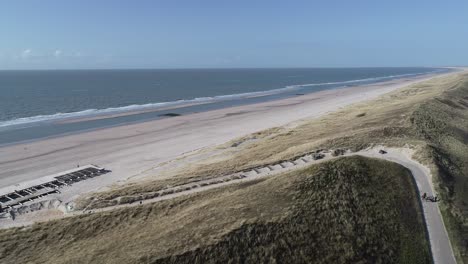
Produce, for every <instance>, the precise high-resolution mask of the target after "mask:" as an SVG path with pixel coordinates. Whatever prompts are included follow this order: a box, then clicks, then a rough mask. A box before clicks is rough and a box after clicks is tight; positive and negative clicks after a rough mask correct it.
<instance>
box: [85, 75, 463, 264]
mask: <svg viewBox="0 0 468 264" xmlns="http://www.w3.org/2000/svg"><path fill="white" fill-rule="evenodd" d="M467 143H468V75H466V74H459V75H456V76H450V77H442V78H437V79H434V80H431V81H426V82H421V83H417V84H414V85H411V86H409V87H406V88H404V89H401V90H398V91H395V92H392V93H389V94H387V95H385V96H382V97H380V98H378V99H376V100H372V101H369V102H364V103H360V104H356V105H353V106H349V107H346V108H344V109H343V110H341V111H338V112H336V113H332V114H328V115H326V116H324V117H323V118H319V119H312V120H306V121H304V122H302V123H301V124H299V125H297V126H295V127H293V128H274V129H270V130H268V131H264V132H261V133H258V134H256V135H253V136H252V135H251V136H248V137H245V138H243V139H237V140H235V141H233V142H229V143H228V144H226V145H224V146H222V147H221V148H219V149H218V153H220V154H217V155H214V156H211V157H210V158H207V159H205V160H203V161H201V162H199V163H196V164H191V165H188V166H187V167H184V168H180V169H175V170H172V171H168V172H167V173H166V175H165V176H167V177H166V179H164V180H149V181H147V182H145V183H144V184H134V185H130V186H127V187H124V188H120V189H116V190H112V191H109V192H105V193H99V194H95V195H93V196H92V197H91V199H85V200H83V201H82V205H83V206H86V205H90V204H92V205H93V204H94V205H95V206H100V205H103V204H106V203H107V202H108V201H110V200H111V199H113V198H115V197H119V196H123V195H126V196H131V195H140V194H142V193H143V194H144V193H145V192H151V191H154V190H159V189H161V188H164V187H165V186H167V185H177V184H181V183H184V182H190V181H196V180H200V179H206V178H209V177H214V176H218V175H223V174H228V173H232V172H234V171H239V170H243V169H247V168H251V167H255V166H258V165H262V164H268V163H273V162H275V161H278V160H283V159H288V158H291V157H294V156H298V155H300V154H303V153H306V152H310V151H313V150H316V149H321V148H327V149H335V148H344V149H352V150H355V151H356V150H360V149H363V148H366V147H369V146H372V145H377V144H384V145H387V146H398V147H403V146H411V147H412V148H414V149H416V150H417V157H416V158H417V159H419V161H420V162H422V163H424V164H426V165H427V166H429V167H430V168H431V171H432V173H433V175H434V182H435V186H436V189H437V190H438V192H440V195H441V196H442V198H443V200H442V202H441V208H442V213H443V215H444V220H445V222H446V226H447V228H448V230H449V235H450V236H451V240H452V244H453V246H454V251H455V255H456V257H457V259H458V261H459V262H462V261H464V262H465V263H468V208H467V207H468V204H467V203H468V202H467V201H468V169H467V168H468V147H467ZM219 150H222V151H221V152H219Z"/></svg>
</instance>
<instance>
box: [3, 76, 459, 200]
mask: <svg viewBox="0 0 468 264" xmlns="http://www.w3.org/2000/svg"><path fill="white" fill-rule="evenodd" d="M456 73H457V72H453V71H452V72H449V73H442V74H431V75H430V76H424V77H419V78H403V79H399V80H391V81H388V82H386V83H377V84H371V85H361V86H353V87H347V88H340V89H331V90H323V91H319V92H316V93H311V94H306V95H302V96H296V97H292V98H286V99H280V100H275V101H268V102H262V103H257V104H249V105H242V106H234V107H228V108H222V109H218V110H212V111H207V112H200V113H194V114H190V115H183V116H178V117H173V118H164V119H159V120H152V121H146V122H137V123H134V124H128V125H119V126H115V127H111V128H102V129H94V130H92V131H88V132H83V133H76V134H72V135H67V136H59V137H54V138H49V139H38V140H34V141H32V142H27V143H19V144H15V145H10V146H3V147H0V154H3V155H0V157H1V158H0V166H1V167H2V171H1V172H0V187H6V186H10V185H15V184H18V183H21V182H24V181H28V180H33V179H36V178H39V177H43V176H46V175H50V174H54V173H58V172H61V171H66V170H68V169H70V168H74V167H76V165H77V164H82V165H85V164H98V165H99V166H102V167H105V168H106V169H110V170H112V171H113V172H112V173H110V174H109V175H108V176H107V175H106V176H105V177H102V178H101V179H99V181H91V182H86V181H83V182H81V183H79V184H77V185H76V187H74V186H72V187H71V188H70V189H69V190H67V192H69V193H67V194H66V197H62V198H64V201H71V200H73V199H75V198H76V197H78V196H80V195H83V194H84V193H88V192H93V191H98V190H103V189H106V188H109V187H110V186H112V185H114V184H121V183H125V182H127V180H129V179H130V178H135V177H137V178H140V177H145V176H148V175H150V174H151V175H154V174H155V173H154V171H152V169H153V168H154V167H155V166H157V165H158V164H160V163H163V162H167V161H170V160H173V159H175V158H177V157H179V156H181V155H183V154H184V153H189V152H193V151H196V150H199V149H204V148H207V147H211V146H215V145H219V144H223V143H225V142H228V141H230V140H232V139H234V138H238V137H242V136H245V135H248V134H251V133H254V132H257V131H261V130H265V129H268V128H272V127H279V126H284V125H287V124H291V123H293V122H296V121H299V120H303V119H308V118H317V117H320V116H322V115H324V114H326V113H329V112H333V111H336V110H338V109H340V108H341V107H344V106H347V105H350V104H354V103H358V102H363V101H366V100H370V99H374V98H376V97H378V96H380V95H382V94H385V93H388V92H391V91H394V90H397V89H399V88H402V87H405V86H408V85H410V84H414V83H417V82H421V81H425V80H429V79H432V78H434V77H441V76H445V75H451V74H456Z"/></svg>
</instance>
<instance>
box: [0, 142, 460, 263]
mask: <svg viewBox="0 0 468 264" xmlns="http://www.w3.org/2000/svg"><path fill="white" fill-rule="evenodd" d="M380 149H381V148H380V147H378V148H372V149H367V150H363V151H359V152H356V153H346V154H344V155H343V156H353V155H360V156H365V157H371V158H378V159H384V160H387V161H391V162H395V163H398V164H400V165H402V166H404V167H406V168H407V169H409V170H410V171H411V173H412V175H413V177H414V180H415V181H416V184H417V187H418V191H419V193H424V192H425V193H427V194H428V195H435V191H434V188H433V186H432V181H431V173H430V170H429V169H428V168H427V167H425V166H423V165H422V164H420V163H418V162H416V161H415V160H413V159H412V158H411V154H412V152H411V150H410V149H397V148H390V149H386V151H387V154H380V153H379V152H378V151H379V150H380ZM323 154H324V155H325V156H324V158H322V159H319V160H314V158H313V157H312V155H311V154H306V155H303V156H300V157H296V158H295V159H293V160H289V161H283V162H279V163H275V164H270V165H266V166H263V167H259V168H255V169H251V170H248V171H243V172H237V173H233V174H230V175H225V176H221V177H217V178H213V179H209V180H202V181H198V182H193V183H189V184H184V185H180V186H176V187H172V188H168V189H165V190H162V191H159V192H157V193H158V196H157V197H155V198H151V199H146V200H142V201H137V202H134V203H130V204H122V205H116V206H110V207H105V208H100V209H92V210H84V211H73V212H71V213H67V214H60V213H56V212H55V211H52V212H51V213H50V214H47V213H44V212H41V211H37V212H34V213H31V214H25V215H20V216H19V217H18V218H17V219H16V220H15V221H12V220H10V219H2V220H0V221H1V222H0V223H1V225H0V226H1V227H2V228H8V227H13V226H27V225H30V224H32V223H33V222H37V221H46V220H50V219H58V218H63V217H70V216H76V215H81V214H87V213H99V212H105V211H110V210H115V209H118V208H125V207H133V206H140V205H143V204H149V203H154V202H158V201H162V200H169V199H173V198H176V197H180V196H183V195H188V194H192V193H196V192H202V191H206V190H209V189H213V188H219V187H222V186H225V185H228V184H232V183H238V182H243V181H252V180H256V179H260V178H264V177H269V176H272V175H277V174H280V173H285V172H288V171H292V170H297V169H301V168H305V167H307V166H310V165H311V164H317V163H320V162H324V161H328V160H331V159H334V158H336V157H333V156H332V155H331V154H330V153H328V152H324V153H323ZM421 204H422V209H423V213H424V219H425V223H426V228H427V231H428V235H429V240H430V245H431V252H432V256H433V259H434V263H444V264H452V263H453V264H456V260H455V257H454V255H453V250H452V246H451V244H450V240H449V237H448V233H447V230H446V228H445V225H444V222H443V219H442V215H441V213H440V210H439V206H438V203H432V202H424V201H421Z"/></svg>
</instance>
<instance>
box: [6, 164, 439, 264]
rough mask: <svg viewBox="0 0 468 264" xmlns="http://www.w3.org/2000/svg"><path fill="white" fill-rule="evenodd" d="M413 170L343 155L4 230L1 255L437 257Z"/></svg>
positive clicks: (321, 259) (24, 258)
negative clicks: (195, 190)
mask: <svg viewBox="0 0 468 264" xmlns="http://www.w3.org/2000/svg"><path fill="white" fill-rule="evenodd" d="M418 201H419V200H418V192H417V191H416V186H415V185H414V182H413V180H412V176H411V173H410V171H409V170H407V169H406V168H404V167H402V166H400V165H398V164H395V163H390V162H386V161H381V160H376V159H369V158H364V157H358V156H353V157H343V158H339V159H336V160H332V161H327V162H322V163H319V164H315V165H312V166H309V167H307V168H304V169H300V170H295V171H291V172H289V173H286V174H278V175H272V176H271V177H264V178H259V179H255V180H252V181H248V182H240V183H234V184H231V185H229V186H224V187H221V188H216V189H211V190H207V191H204V192H200V193H193V194H189V195H186V196H180V197H176V198H174V199H170V200H165V201H161V202H158V203H151V204H143V205H141V206H134V207H128V208H121V209H116V210H112V211H105V212H100V213H94V214H84V215H80V216H77V217H69V218H64V219H60V220H54V221H49V222H44V223H38V224H34V225H32V226H31V227H29V228H12V229H5V230H1V231H0V258H1V259H0V260H1V261H2V263H18V262H41V263H71V262H72V263H89V262H96V261H98V262H100V263H116V262H120V263H141V262H147V263H227V262H229V263H246V262H249V263H266V262H272V261H276V262H278V263H356V262H362V263H379V262H380V263H431V253H430V248H429V244H428V242H427V240H426V235H425V228H424V221H423V217H422V215H423V214H422V212H421V208H420V204H419V202H418Z"/></svg>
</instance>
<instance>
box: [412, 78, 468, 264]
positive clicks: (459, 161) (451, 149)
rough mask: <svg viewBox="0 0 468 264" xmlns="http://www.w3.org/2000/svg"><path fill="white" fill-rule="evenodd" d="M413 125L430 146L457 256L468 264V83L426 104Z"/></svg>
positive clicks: (413, 116)
mask: <svg viewBox="0 0 468 264" xmlns="http://www.w3.org/2000/svg"><path fill="white" fill-rule="evenodd" d="M412 122H413V124H414V128H415V129H416V130H417V132H418V134H419V135H420V137H421V138H424V139H425V140H426V141H427V142H428V146H427V152H428V153H429V155H428V156H429V157H430V158H431V159H432V163H433V164H435V169H434V170H435V171H436V172H437V173H436V175H437V176H438V177H437V178H436V184H437V185H436V186H437V189H438V191H439V192H440V194H441V196H442V199H443V200H444V201H445V202H444V203H443V204H442V205H443V206H442V211H443V213H444V218H445V222H446V226H447V227H448V229H449V230H450V232H449V234H450V235H451V240H452V243H454V244H455V246H456V247H455V254H456V256H457V257H458V259H459V260H462V261H463V262H464V263H468V145H467V143H468V80H467V79H464V80H463V82H462V83H460V84H459V85H457V86H454V87H452V89H449V90H447V91H446V92H445V93H444V94H442V95H441V96H440V97H438V98H435V99H434V100H431V101H429V102H427V103H425V104H422V105H421V106H420V107H419V108H418V109H417V111H415V112H414V113H413V115H412Z"/></svg>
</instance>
